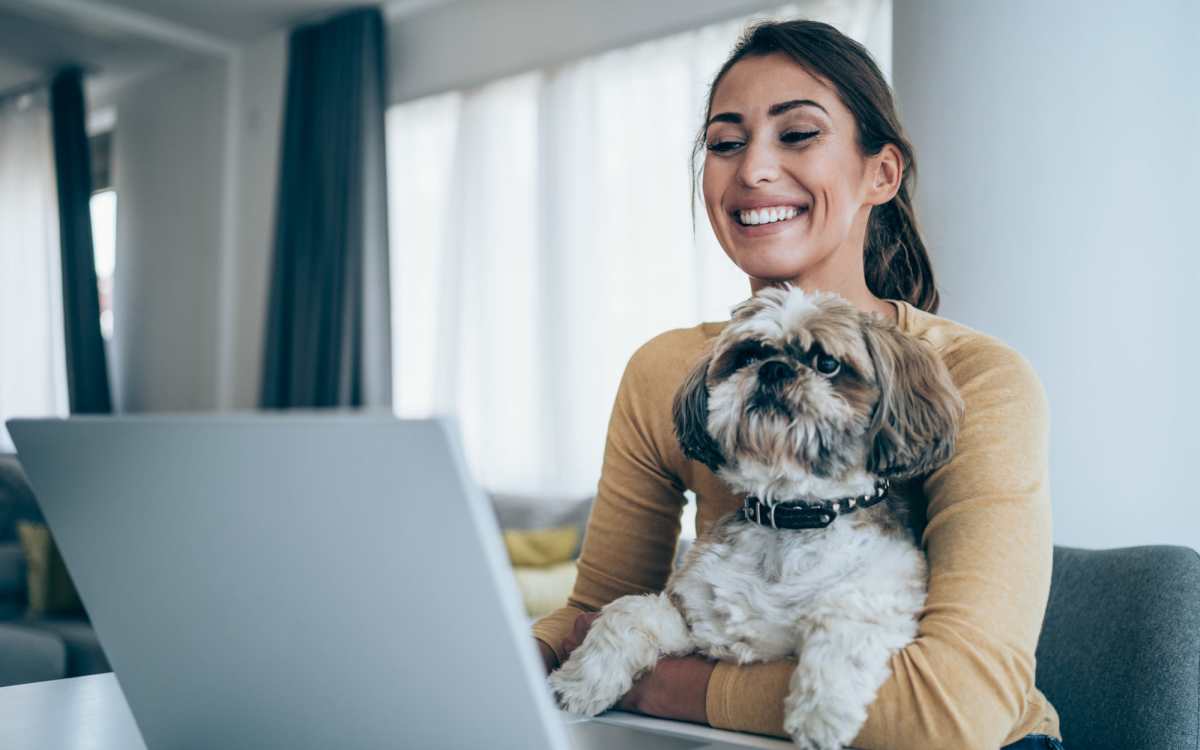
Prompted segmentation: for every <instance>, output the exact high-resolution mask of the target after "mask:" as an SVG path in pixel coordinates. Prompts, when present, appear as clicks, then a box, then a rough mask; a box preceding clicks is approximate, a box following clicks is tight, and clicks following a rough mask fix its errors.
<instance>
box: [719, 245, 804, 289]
mask: <svg viewBox="0 0 1200 750" xmlns="http://www.w3.org/2000/svg"><path fill="white" fill-rule="evenodd" d="M734 263H736V264H737V267H738V268H740V269H742V272H743V273H745V274H746V275H747V276H750V277H751V278H754V279H759V280H761V281H763V282H765V283H777V282H783V281H789V280H791V279H795V278H796V277H798V276H801V275H803V274H804V273H805V271H807V270H809V269H811V268H812V267H813V266H814V265H815V263H816V258H815V257H813V256H811V255H810V254H809V253H805V252H803V251H797V250H796V249H795V248H791V249H788V248H779V249H773V250H766V249H761V250H755V251H753V252H745V253H739V254H738V255H737V256H736V258H735V259H734Z"/></svg>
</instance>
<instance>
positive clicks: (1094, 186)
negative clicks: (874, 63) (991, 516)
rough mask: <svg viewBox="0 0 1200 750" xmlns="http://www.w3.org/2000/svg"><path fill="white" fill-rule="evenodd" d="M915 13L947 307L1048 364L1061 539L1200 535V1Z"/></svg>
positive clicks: (927, 187)
mask: <svg viewBox="0 0 1200 750" xmlns="http://www.w3.org/2000/svg"><path fill="white" fill-rule="evenodd" d="M894 26H895V38H894V40H893V55H894V60H893V61H894V68H893V70H894V82H895V88H896V91H897V97H898V100H899V105H900V108H901V119H902V121H903V122H904V124H905V126H906V127H907V129H908V131H909V134H910V136H911V138H912V140H913V141H914V143H915V147H916V151H917V162H918V165H919V171H920V187H919V190H918V213H919V216H920V218H921V220H922V224H923V227H924V230H925V236H926V241H927V243H928V244H929V245H930V246H931V248H932V252H933V261H934V267H935V270H936V272H937V274H938V279H939V282H940V286H941V288H942V291H943V307H942V310H941V313H942V314H943V315H945V316H947V317H950V318H953V319H955V320H959V321H961V322H963V323H966V324H967V325H970V326H972V327H975V328H977V329H979V330H983V331H986V332H988V333H992V334H994V335H996V336H998V337H1000V338H1001V339H1004V340H1005V341H1007V342H1008V343H1009V344H1011V345H1012V346H1014V347H1016V348H1017V349H1018V350H1020V351H1021V352H1022V353H1024V354H1025V355H1026V356H1027V357H1028V358H1029V359H1030V361H1031V362H1032V363H1033V365H1034V367H1035V368H1036V369H1037V371H1038V373H1039V375H1040V376H1041V379H1042V382H1043V384H1044V385H1045V387H1046V390H1047V393H1048V396H1049V399H1050V410H1051V421H1052V425H1051V433H1052V436H1051V441H1052V445H1051V452H1050V462H1051V473H1052V486H1051V497H1052V502H1053V505H1054V522H1055V541H1056V542H1057V543H1060V544H1068V545H1075V546H1082V547H1114V546H1124V545H1135V544H1158V543H1174V544H1186V545H1189V546H1192V547H1194V548H1200V494H1198V492H1197V489H1196V487H1195V480H1194V475H1193V474H1192V469H1193V468H1194V467H1193V465H1192V461H1194V460H1195V458H1194V457H1193V456H1192V452H1193V451H1195V450H1196V449H1197V448H1198V447H1200V440H1198V439H1197V437H1196V429H1195V424H1196V423H1197V422H1198V421H1200V406H1198V405H1197V399H1196V396H1195V388H1194V386H1192V385H1188V384H1189V383H1193V382H1194V381H1195V379H1196V372H1197V365H1200V358H1198V357H1197V353H1196V344H1197V340H1198V338H1200V337H1198V336H1197V333H1196V328H1197V324H1198V323H1200V315H1198V314H1197V310H1198V307H1197V305H1196V303H1195V302H1194V301H1193V295H1194V293H1195V291H1196V290H1197V288H1200V240H1198V239H1197V234H1196V230H1195V220H1194V216H1195V211H1196V208H1195V202H1196V196H1197V190H1196V179H1197V175H1200V151H1198V150H1197V148H1196V146H1195V136H1196V133H1197V132H1200V87H1198V86H1197V85H1196V83H1195V74H1196V71H1197V70H1200V43H1198V42H1200V39H1197V29H1200V4H1198V3H1194V2H1190V0H1177V1H1175V2H1165V1H1162V0H1159V1H1158V2H1146V3H1136V4H1125V3H1116V2H1099V3H1097V2H1089V3H1079V2H1071V3H1043V2H1037V1H1036V0H1016V1H1014V2H1004V3H960V2H954V1H951V0H907V1H906V2H901V3H897V4H896V7H895V10H894ZM1014 541H1019V540H1014Z"/></svg>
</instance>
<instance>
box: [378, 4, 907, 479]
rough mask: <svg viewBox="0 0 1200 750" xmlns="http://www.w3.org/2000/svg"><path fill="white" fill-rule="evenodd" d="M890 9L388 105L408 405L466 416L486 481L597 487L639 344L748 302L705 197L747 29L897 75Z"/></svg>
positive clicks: (828, 11) (832, 14) (686, 40)
mask: <svg viewBox="0 0 1200 750" xmlns="http://www.w3.org/2000/svg"><path fill="white" fill-rule="evenodd" d="M890 10H891V6H890V2H889V1H888V0H855V1H850V2H837V3H833V2H818V3H806V4H793V5H789V6H784V7H782V8H780V9H779V10H777V11H775V12H772V13H767V14H757V15H756V16H753V17H747V18H742V19H737V20H734V21H730V22H728V23H723V24H718V25H714V26H710V27H705V28H702V29H699V30H696V31H692V32H688V33H684V34H678V35H675V36H671V37H668V38H664V39H661V40H656V41H653V42H649V43H644V44H639V45H637V46H634V47H630V48H626V49H621V50H616V51H613V52H609V53H606V54H602V55H598V56H595V57H590V58H587V59H583V60H580V61H577V62H574V63H572V64H568V65H562V66H558V67H555V68H551V69H545V70H539V71H534V72H531V73H528V74H525V75H521V76H517V77H514V78H509V79H505V80H502V81H497V82H495V83H492V84H489V85H486V86H482V87H479V88H476V89H472V90H468V91H459V92H450V93H447V94H444V95H440V96H435V97H429V98H425V99H421V100H418V101H415V102H411V103H406V104H402V105H398V106H396V107H393V108H392V109H391V110H390V111H389V113H388V159H389V163H388V173H389V178H388V179H389V184H388V190H389V200H390V201H391V207H390V226H391V231H392V237H391V246H392V274H393V280H392V292H393V293H392V299H393V325H392V331H393V337H394V341H393V353H394V357H395V361H394V366H393V372H394V378H395V383H394V392H395V398H396V411H397V412H398V413H399V414H401V415H404V416H423V415H428V414H431V413H453V414H456V415H457V416H458V418H459V423H460V425H461V428H462V431H463V437H464V442H465V449H466V453H467V458H468V461H469V462H470V464H471V467H472V470H473V471H474V473H475V475H476V477H477V479H478V480H479V481H481V482H482V483H483V484H484V485H485V486H487V487H489V488H493V489H501V490H507V491H519V492H533V493H545V494H559V493H583V492H590V491H594V489H595V485H596V480H597V479H598V477H599V472H600V463H601V459H602V457H603V449H604V438H605V432H606V428H607V424H608V417H609V413H610V411H611V408H612V400H613V397H614V395H615V393H616V388H617V383H618V381H619V379H620V376H621V372H622V370H623V369H624V367H625V364H626V362H627V361H628V360H629V357H630V355H631V354H632V353H633V351H634V350H635V349H636V348H637V347H638V346H639V345H640V344H642V343H644V342H645V341H647V340H648V339H650V338H651V337H653V336H654V335H656V334H658V333H661V332H663V331H665V330H668V329H670V328H676V327H686V326H693V325H695V324H697V323H699V322H701V321H703V320H723V319H726V318H727V317H728V313H729V308H730V307H731V306H732V305H733V304H736V303H737V302H739V301H740V300H742V299H744V298H745V297H746V296H747V295H748V294H749V284H748V282H747V281H746V278H745V276H744V275H742V274H741V273H740V272H739V271H738V270H737V268H736V267H735V266H733V264H732V263H731V262H730V261H729V260H728V259H727V258H726V257H725V254H724V251H723V250H722V249H721V247H720V246H719V245H718V244H717V242H716V239H715V237H714V236H713V234H712V230H711V228H710V227H709V226H708V219H707V216H706V214H705V211H704V207H703V205H702V203H701V202H700V200H699V196H697V203H696V206H695V212H696V214H695V215H696V231H695V234H694V235H693V231H692V215H691V209H692V206H691V203H690V196H691V181H690V174H691V171H690V170H691V163H690V156H691V146H692V141H693V139H694V138H695V136H696V133H697V131H698V129H699V127H700V124H701V121H702V118H703V114H704V104H705V96H706V94H707V91H706V87H707V85H708V84H709V82H710V81H711V79H712V77H713V75H715V73H716V71H717V70H718V69H719V68H720V66H721V64H722V63H723V62H724V60H725V58H726V57H727V55H728V54H729V51H730V50H731V48H732V46H733V44H734V42H735V41H736V39H737V36H738V34H739V33H740V32H741V31H742V29H743V28H744V26H745V25H746V23H747V22H749V21H750V20H752V19H753V18H765V17H788V18H792V17H798V16H803V17H805V18H815V19H819V20H824V21H827V22H829V23H832V24H834V25H835V26H837V27H838V28H839V29H841V30H842V31H843V32H844V33H847V34H848V35H850V36H853V37H854V38H856V39H859V40H860V41H862V42H863V43H864V44H866V45H867V46H868V48H870V49H872V52H873V53H874V54H875V55H876V57H877V59H878V60H879V62H880V64H881V66H882V67H883V68H884V70H885V72H886V71H887V69H888V66H889V63H890V57H891V50H890V46H888V40H889V39H890V35H891V12H890Z"/></svg>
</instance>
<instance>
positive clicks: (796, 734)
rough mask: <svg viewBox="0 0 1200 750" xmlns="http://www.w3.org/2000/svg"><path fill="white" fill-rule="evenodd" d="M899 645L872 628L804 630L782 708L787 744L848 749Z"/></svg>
mask: <svg viewBox="0 0 1200 750" xmlns="http://www.w3.org/2000/svg"><path fill="white" fill-rule="evenodd" d="M902 641H903V639H900V640H899V641H898V640H897V634H895V633H888V632H887V631H886V629H885V628H881V627H880V626H879V625H877V624H866V623H861V622H860V623H855V622H836V623H824V624H821V625H817V626H816V627H814V628H812V629H811V630H808V629H806V633H805V636H804V639H803V641H802V642H801V644H800V646H799V647H798V648H797V656H798V664H797V666H796V671H795V672H793V673H792V679H791V682H790V684H789V685H788V695H787V698H786V699H785V700H784V704H783V727H784V729H785V730H786V731H787V733H788V735H790V736H791V738H792V741H793V742H794V743H795V744H796V745H797V746H798V747H800V748H802V749H803V750H840V748H842V747H843V746H846V745H849V744H850V742H851V741H852V740H853V739H854V738H855V737H856V736H857V735H858V731H859V730H860V729H861V728H862V725H863V722H865V721H866V720H867V707H868V706H870V705H871V703H872V701H874V699H875V693H876V691H878V690H879V686H880V685H882V684H883V681H884V680H885V679H887V676H888V674H889V670H890V667H889V658H890V656H891V653H892V652H893V651H894V650H896V648H897V647H898V646H897V644H898V643H901V642H902Z"/></svg>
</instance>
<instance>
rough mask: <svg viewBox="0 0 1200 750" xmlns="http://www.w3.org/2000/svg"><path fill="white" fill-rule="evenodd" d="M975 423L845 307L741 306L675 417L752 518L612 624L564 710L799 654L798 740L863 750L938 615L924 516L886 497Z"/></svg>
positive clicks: (606, 622) (788, 716)
mask: <svg viewBox="0 0 1200 750" xmlns="http://www.w3.org/2000/svg"><path fill="white" fill-rule="evenodd" d="M963 409H964V406H963V401H962V398H961V397H960V396H959V394H958V391H957V390H956V389H955V386H954V384H953V382H952V381H951V379H950V374H949V372H948V371H947V370H946V367H945V365H944V364H943V363H942V361H941V359H940V358H939V357H938V356H937V354H936V353H935V352H934V351H933V349H932V347H930V346H928V345H927V344H926V343H924V342H922V341H919V340H917V339H915V338H913V337H911V336H909V335H907V334H904V333H903V332H901V331H900V330H899V329H898V328H897V327H896V325H895V324H894V323H892V322H891V321H890V320H886V319H885V318H884V317H883V316H881V315H878V314H876V313H862V312H860V311H859V310H857V309H856V308H855V307H853V306H852V305H851V304H850V303H849V302H847V301H846V300H844V299H843V298H841V297H840V296H838V295H836V294H833V293H829V292H820V291H816V292H811V293H808V292H805V291H804V290H802V289H800V288H798V287H784V288H779V287H768V288H766V289H763V290H761V291H760V292H759V293H758V294H756V295H755V296H753V297H751V298H750V299H748V300H746V301H745V302H743V303H741V304H740V305H738V306H737V307H735V308H734V309H733V311H732V316H731V320H730V322H729V323H728V324H727V325H726V326H725V328H724V330H723V331H722V332H721V334H720V335H719V336H717V337H716V339H715V340H714V342H713V344H712V346H711V348H710V349H709V350H708V352H707V353H706V355H705V356H703V357H702V358H701V360H700V362H699V363H698V364H697V365H696V367H695V368H694V370H693V371H692V372H691V374H690V375H689V376H688V377H687V379H686V380H685V382H684V383H683V385H682V386H681V388H680V390H679V392H678V393H677V394H676V397H675V402H674V409H673V414H674V419H675V431H676V435H677V437H678V439H679V442H680V445H681V447H682V449H683V453H684V455H686V456H687V457H688V458H691V459H694V460H697V461H700V462H702V463H704V464H705V465H707V466H708V467H709V468H710V469H711V470H712V471H713V472H715V473H716V474H717V476H719V477H720V478H721V479H722V480H724V481H725V482H726V483H727V484H728V485H729V487H730V488H731V489H732V491H733V492H734V493H736V494H738V495H740V496H744V498H745V502H744V505H743V506H742V507H741V508H739V509H738V510H737V511H736V512H733V513H729V514H728V515H726V516H724V517H723V518H721V519H719V520H718V521H717V522H716V523H715V524H714V525H713V528H712V529H711V530H710V532H709V533H708V534H706V535H705V536H704V537H702V538H701V539H699V540H697V541H696V542H695V544H693V546H692V547H691V549H689V550H688V553H687V555H686V556H685V558H684V560H683V562H682V564H681V565H680V566H679V568H678V569H677V570H676V571H675V572H674V573H673V574H672V575H671V577H670V579H669V580H668V581H667V584H666V587H665V589H664V590H663V591H662V592H661V593H659V594H649V595H633V596H625V597H621V598H620V599H617V600H616V601H613V602H611V603H609V604H608V605H606V606H605V607H603V608H602V609H601V614H600V616H599V617H598V618H597V619H596V621H595V622H593V623H592V625H591V628H590V630H589V631H588V633H587V637H586V638H585V639H584V641H583V643H582V644H580V646H579V647H578V648H577V649H575V650H574V651H573V652H572V653H571V655H570V658H568V659H567V661H566V662H565V663H564V664H563V665H562V667H561V668H560V669H558V670H557V671H555V672H554V673H553V674H552V675H550V677H549V681H550V687H551V689H552V690H553V691H554V693H555V695H556V696H557V698H558V700H559V703H560V705H561V706H562V707H563V708H565V709H566V710H568V711H570V712H572V713H577V714H585V715H589V716H593V715H596V714H598V713H600V712H602V711H604V710H605V709H607V708H609V707H611V706H612V705H614V704H615V703H616V702H617V701H618V700H620V698H621V697H622V696H623V695H624V694H625V693H626V692H627V691H628V690H629V689H630V688H631V687H632V685H633V683H634V681H635V680H636V679H638V677H640V676H641V675H642V674H644V673H645V672H646V671H648V670H650V669H651V668H652V667H653V666H654V665H655V663H656V662H657V661H658V660H659V659H660V658H662V657H664V656H681V655H685V654H689V653H692V652H700V653H702V654H706V655H708V656H710V657H713V658H716V659H722V660H728V661H734V662H737V663H739V664H747V663H750V662H760V661H775V660H779V659H784V658H788V657H795V658H796V659H797V661H798V665H797V667H796V670H795V672H794V673H793V674H792V677H791V681H790V683H789V687H788V694H787V697H786V699H785V701H784V728H785V729H786V731H787V733H788V734H789V735H790V736H791V738H792V740H793V741H794V743H795V744H796V745H798V746H799V747H801V748H807V749H811V750H835V749H836V748H841V747H842V746H843V745H846V744H848V743H849V742H851V741H852V740H853V739H854V737H855V736H856V735H857V734H858V731H859V730H860V728H861V727H862V724H863V722H864V721H865V720H866V716H867V708H868V707H869V706H870V704H871V703H872V702H873V700H874V697H875V694H876V691H877V690H878V689H879V686H880V685H881V684H882V683H883V682H884V680H885V679H886V678H887V677H888V674H889V659H890V656H891V654H892V653H893V652H895V651H897V650H898V649H901V648H903V647H904V646H905V645H907V644H908V643H910V642H912V640H913V639H914V638H915V637H916V633H917V616H918V613H919V610H920V608H921V607H922V606H923V605H924V602H925V594H926V587H927V569H926V562H925V558H924V555H923V554H922V552H921V550H920V548H919V546H918V540H917V532H916V530H915V527H914V526H913V525H912V524H911V519H910V510H913V509H910V508H908V507H907V506H906V501H905V500H904V499H903V498H902V497H901V496H899V495H893V494H890V493H889V492H888V487H889V483H890V482H897V481H902V480H905V479H909V478H911V477H916V476H920V475H922V474H925V473H927V472H930V471H933V470H934V469H936V468H937V467H938V466H941V465H942V464H944V463H946V462H947V461H949V460H950V457H951V456H952V455H953V453H954V444H955V437H956V434H957V431H958V427H959V424H960V422H961V420H962V415H963Z"/></svg>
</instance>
